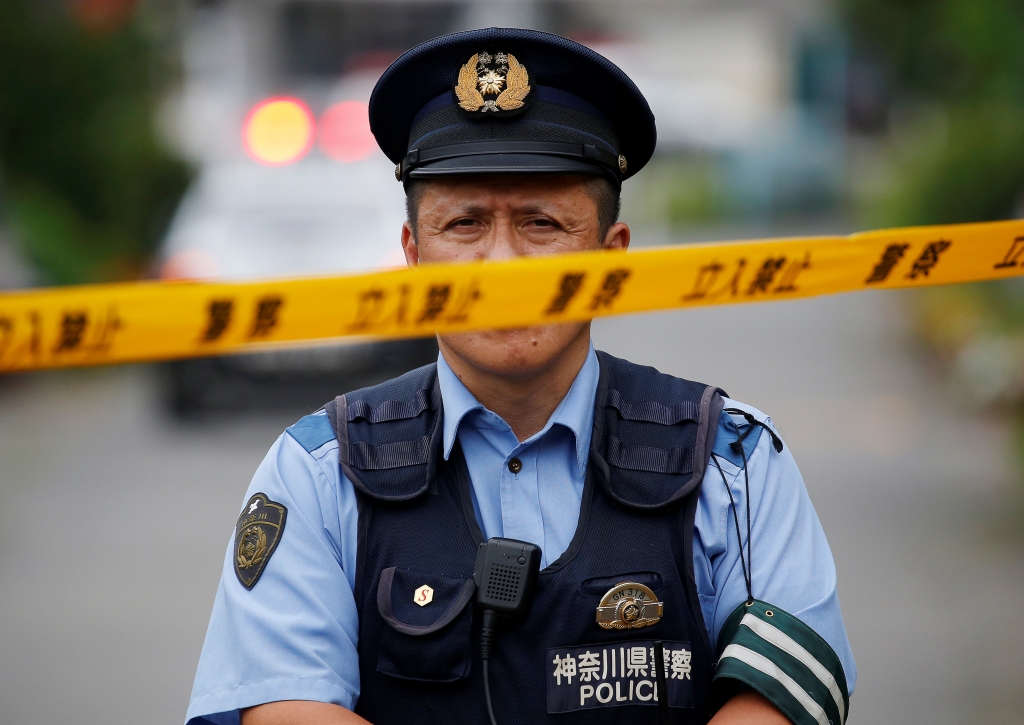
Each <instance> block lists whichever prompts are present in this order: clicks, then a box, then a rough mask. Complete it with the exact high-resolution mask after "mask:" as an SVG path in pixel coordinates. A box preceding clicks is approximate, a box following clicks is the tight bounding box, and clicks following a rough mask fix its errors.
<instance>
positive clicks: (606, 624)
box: [597, 582, 665, 629]
mask: <svg viewBox="0 0 1024 725" xmlns="http://www.w3.org/2000/svg"><path fill="white" fill-rule="evenodd" d="M664 613H665V605H664V604H663V603H661V602H659V601H658V597H657V595H655V593H654V592H653V591H651V589H650V587H646V586H644V585H643V584H637V583H636V582H621V583H620V584H616V585H615V586H614V587H612V588H611V589H609V590H608V591H607V592H605V595H604V596H603V597H601V603H600V604H598V605H597V623H598V625H600V626H601V627H603V628H604V629H640V628H641V627H649V626H650V625H652V624H657V623H658V622H659V621H660V620H661V617H662V615H663V614H664Z"/></svg>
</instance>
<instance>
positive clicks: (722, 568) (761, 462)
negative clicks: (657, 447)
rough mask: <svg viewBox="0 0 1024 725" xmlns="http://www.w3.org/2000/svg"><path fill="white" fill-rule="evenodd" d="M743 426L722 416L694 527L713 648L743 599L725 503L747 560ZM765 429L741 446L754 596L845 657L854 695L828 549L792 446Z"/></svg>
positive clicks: (695, 551) (700, 588) (696, 560)
mask: <svg viewBox="0 0 1024 725" xmlns="http://www.w3.org/2000/svg"><path fill="white" fill-rule="evenodd" d="M726 408H741V409H743V410H745V411H747V412H749V413H751V414H752V415H754V417H756V418H757V419H758V420H761V421H764V422H766V423H767V424H769V425H771V419H770V418H768V417H767V416H765V415H764V414H763V413H761V412H760V411H758V410H756V409H754V408H751V407H749V406H745V405H742V404H739V403H737V402H735V401H732V400H726ZM746 426H747V424H746V423H745V422H744V421H743V419H742V418H738V419H734V418H733V417H732V416H730V415H729V414H727V413H723V414H722V422H721V424H720V425H719V429H718V433H717V435H716V440H715V448H714V454H713V459H712V460H711V461H710V463H709V465H708V470H707V471H706V473H705V475H704V481H703V485H702V487H701V493H700V500H699V503H698V507H697V514H696V518H695V524H694V529H695V532H694V546H693V557H694V574H695V578H696V584H697V593H698V597H699V598H700V604H701V611H702V613H703V614H704V620H705V624H706V626H707V628H708V634H709V636H710V637H711V643H712V647H717V639H718V635H719V633H720V632H721V630H722V626H723V625H724V624H725V621H726V619H727V618H728V617H729V615H730V614H731V613H732V612H733V611H734V610H735V609H736V607H738V606H739V605H740V604H742V603H743V602H744V601H746V599H747V587H746V582H745V581H744V575H743V565H742V564H741V561H740V543H739V539H738V538H737V533H736V528H737V527H736V523H735V520H734V518H733V509H732V506H731V504H730V500H729V493H730V492H731V494H732V499H733V500H734V501H735V506H736V512H737V513H738V514H739V528H740V535H741V536H742V541H743V544H744V546H743V550H744V551H743V555H744V557H745V556H746V541H747V532H746V523H747V522H746V507H747V493H746V488H747V486H746V483H747V482H746V480H745V477H744V472H743V460H742V457H741V456H740V455H739V454H737V453H735V452H733V451H732V450H731V449H730V448H729V444H730V443H731V442H733V441H735V440H737V438H738V437H739V436H740V435H741V434H742V432H743V431H744V430H746ZM758 428H759V427H758ZM773 430H774V429H773ZM758 433H762V435H758ZM763 433H764V431H763V430H760V429H758V430H755V431H754V432H752V433H751V434H750V435H749V436H748V437H747V439H746V445H744V451H745V453H746V456H747V477H749V486H750V544H751V547H750V548H751V559H752V561H751V587H752V593H753V596H754V598H755V599H761V600H764V601H766V602H770V603H772V604H774V605H775V606H777V607H780V608H781V609H784V610H785V611H787V612H790V613H792V614H793V615H794V616H795V617H797V618H798V619H799V620H801V621H802V622H803V623H804V624H806V625H807V626H809V627H810V628H811V629H813V630H814V631H815V632H816V633H817V634H818V635H820V636H821V637H822V638H823V639H824V640H825V641H826V642H827V643H828V644H829V646H830V647H831V648H832V650H833V651H834V652H835V654H836V655H837V656H838V657H839V660H840V661H841V662H842V665H843V671H844V674H845V675H846V680H847V684H848V689H849V694H852V693H853V689H854V683H855V681H856V678H857V668H856V664H855V663H854V660H853V652H852V651H851V649H850V642H849V639H848V638H847V635H846V626H845V624H844V623H843V615H842V611H841V610H840V608H839V596H838V593H837V591H836V567H835V561H834V560H833V558H832V551H831V549H830V548H829V545H828V541H827V540H826V538H825V532H824V531H823V530H822V527H821V522H820V521H819V520H818V515H817V513H816V512H815V510H814V506H813V505H812V504H811V499H810V497H809V496H808V494H807V488H806V486H805V485H804V480H803V477H802V476H801V475H800V470H799V469H798V468H797V465H796V461H795V460H794V459H793V455H792V453H791V452H790V449H789V446H788V445H785V446H784V447H783V449H782V451H781V452H776V451H775V449H774V448H773V446H772V439H771V436H769V435H767V434H763ZM716 464H717V465H716ZM719 466H720V467H721V471H720V470H719ZM723 479H724V481H723Z"/></svg>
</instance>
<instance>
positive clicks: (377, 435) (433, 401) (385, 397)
mask: <svg viewBox="0 0 1024 725" xmlns="http://www.w3.org/2000/svg"><path fill="white" fill-rule="evenodd" d="M324 409H325V411H326V412H327V417H328V419H329V420H330V421H331V427H332V428H333V430H334V433H335V435H336V436H337V438H338V461H339V463H340V464H341V470H342V471H343V472H344V474H345V475H346V476H347V477H348V479H349V480H350V481H351V482H352V485H353V486H354V487H355V488H356V490H357V491H359V492H360V493H363V494H365V495H367V496H369V497H370V498H373V499H375V500H377V501H390V502H401V501H410V500H412V499H414V498H417V497H419V496H421V495H422V494H424V493H425V492H426V491H427V489H428V488H429V487H430V484H431V481H432V480H433V477H434V471H435V470H436V467H437V457H438V455H439V453H440V448H441V438H442V431H443V426H442V418H443V412H442V408H441V392H440V388H439V386H438V382H437V365H436V363H432V364H430V365H425V366H424V367H421V368H418V369H416V370H412V371H411V372H408V373H406V374H405V375H402V376H401V377H398V378H394V379H393V380H388V381H386V382H383V383H381V384H380V385H374V386H372V387H369V388H363V389H361V390H356V391H354V392H351V393H346V394H345V395H339V396H338V397H337V398H335V399H334V400H333V401H331V402H330V403H328V404H327V405H326V406H324Z"/></svg>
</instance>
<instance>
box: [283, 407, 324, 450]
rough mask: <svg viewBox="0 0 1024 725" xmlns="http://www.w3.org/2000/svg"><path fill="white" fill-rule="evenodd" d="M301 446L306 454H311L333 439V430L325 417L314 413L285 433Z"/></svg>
mask: <svg viewBox="0 0 1024 725" xmlns="http://www.w3.org/2000/svg"><path fill="white" fill-rule="evenodd" d="M286 432H287V433H288V435H290V436H291V437H292V438H294V439H295V440H296V442H298V444H299V445H300V446H302V447H303V448H304V449H305V450H306V453H312V452H313V451H315V450H316V449H317V448H319V447H320V446H322V445H323V444H325V443H328V442H330V441H332V440H334V439H335V435H334V428H332V427H331V421H329V420H328V419H327V416H326V415H320V414H316V413H314V414H313V415H307V416H306V417H304V418H301V419H300V420H299V421H298V422H297V423H295V424H294V425H292V426H291V427H289V428H288V429H287V431H286Z"/></svg>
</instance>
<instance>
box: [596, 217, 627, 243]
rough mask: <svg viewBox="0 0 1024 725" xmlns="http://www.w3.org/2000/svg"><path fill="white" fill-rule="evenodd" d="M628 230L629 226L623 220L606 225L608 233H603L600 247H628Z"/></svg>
mask: <svg viewBox="0 0 1024 725" xmlns="http://www.w3.org/2000/svg"><path fill="white" fill-rule="evenodd" d="M629 238H630V232H629V227H628V226H626V224H625V223H623V222H616V223H615V224H612V225H611V226H610V227H608V233H607V234H605V235H604V243H603V244H602V245H601V248H602V249H628V248H629Z"/></svg>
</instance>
